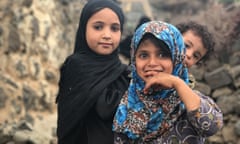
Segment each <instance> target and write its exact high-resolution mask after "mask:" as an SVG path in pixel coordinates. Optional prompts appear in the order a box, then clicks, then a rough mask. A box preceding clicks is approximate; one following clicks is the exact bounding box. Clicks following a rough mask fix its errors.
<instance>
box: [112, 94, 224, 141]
mask: <svg viewBox="0 0 240 144" xmlns="http://www.w3.org/2000/svg"><path fill="white" fill-rule="evenodd" d="M195 92H196V93H197V94H198V95H199V96H200V98H201V105H200V107H199V109H197V110H195V111H190V112H187V111H185V112H184V113H183V114H182V115H181V116H180V117H179V119H178V120H177V121H176V122H175V123H174V125H173V127H171V128H170V129H169V130H168V131H167V132H165V133H164V134H162V135H161V136H159V137H158V138H156V139H154V140H152V141H149V142H143V141H141V140H139V141H133V140H131V139H129V138H127V136H125V135H122V134H119V133H115V138H114V143H115V144H204V142H205V138H206V137H209V136H212V135H213V134H215V133H216V132H217V131H218V130H219V129H221V128H222V126H223V121H222V120H223V116H222V112H221V110H220V109H219V107H218V106H217V105H216V103H215V102H214V101H213V100H212V99H210V98H209V97H208V96H204V95H203V94H201V93H200V92H198V91H195Z"/></svg>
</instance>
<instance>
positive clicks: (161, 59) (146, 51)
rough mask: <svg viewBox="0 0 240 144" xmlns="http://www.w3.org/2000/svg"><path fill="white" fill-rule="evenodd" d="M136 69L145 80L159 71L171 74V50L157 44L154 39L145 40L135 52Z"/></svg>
mask: <svg viewBox="0 0 240 144" xmlns="http://www.w3.org/2000/svg"><path fill="white" fill-rule="evenodd" d="M135 63H136V71H137V74H138V75H139V76H140V78H141V79H143V81H146V79H148V78H150V77H152V76H154V75H156V74H157V73H159V72H166V73H169V74H171V73H172V71H173V63H172V60H171V54H170V52H168V51H166V50H164V49H163V48H162V47H159V46H157V45H156V44H155V43H154V42H152V40H149V39H145V40H143V41H142V42H141V43H140V45H139V47H138V49H137V51H136V54H135Z"/></svg>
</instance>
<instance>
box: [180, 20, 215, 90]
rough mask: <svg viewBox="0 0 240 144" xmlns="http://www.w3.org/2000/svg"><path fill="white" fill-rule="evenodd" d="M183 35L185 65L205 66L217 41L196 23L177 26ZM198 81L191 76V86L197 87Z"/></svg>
mask: <svg viewBox="0 0 240 144" xmlns="http://www.w3.org/2000/svg"><path fill="white" fill-rule="evenodd" d="M176 27H177V28H178V29H179V30H180V32H181V33H182V35H183V39H184V43H185V46H186V57H185V60H184V63H185V64H186V66H187V67H188V68H191V67H192V66H193V65H195V64H197V65H201V64H205V63H206V61H207V60H208V59H209V57H210V55H211V54H212V53H213V51H214V46H215V40H214V38H213V36H212V34H211V33H210V32H209V31H208V28H207V27H206V26H204V25H201V24H199V23H197V22H195V21H188V22H182V23H179V24H177V25H176ZM195 83H196V80H195V78H194V76H193V75H192V74H189V86H190V87H191V88H194V87H195Z"/></svg>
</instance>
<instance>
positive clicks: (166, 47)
mask: <svg viewBox="0 0 240 144" xmlns="http://www.w3.org/2000/svg"><path fill="white" fill-rule="evenodd" d="M131 50H132V51H131V52H132V55H131V67H132V80H131V82H130V86H129V88H128V91H127V92H126V93H125V95H124V96H123V98H122V100H121V103H120V104H119V106H118V109H117V112H116V114H115V117H114V123H113V131H115V132H116V133H115V141H114V142H115V144H124V143H128V144H133V143H134V144H144V143H150V144H151V143H153V144H159V143H161V144H162V143H165V144H172V143H174V142H176V143H180V144H183V143H191V144H192V143H194V144H203V143H204V141H205V138H206V137H209V136H211V135H213V134H215V133H216V132H217V131H218V130H219V129H220V128H221V127H222V125H223V118H222V113H221V110H220V109H219V108H218V106H217V105H216V104H215V102H214V101H213V100H212V99H210V98H209V97H208V96H204V95H203V94H201V93H200V92H197V91H193V90H192V89H191V88H190V87H189V86H188V72H187V71H188V70H187V68H186V67H185V64H184V58H185V50H186V49H185V46H184V41H183V38H182V36H181V33H180V32H179V31H178V29H177V28H176V27H175V26H173V25H171V24H168V23H165V22H161V21H151V22H148V23H145V24H143V25H142V26H140V27H139V28H138V29H137V31H136V32H135V34H134V37H133V39H132V49H131Z"/></svg>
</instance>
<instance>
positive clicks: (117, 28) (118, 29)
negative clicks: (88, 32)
mask: <svg viewBox="0 0 240 144" xmlns="http://www.w3.org/2000/svg"><path fill="white" fill-rule="evenodd" d="M93 28H94V29H95V30H102V29H103V28H104V25H103V24H97V25H94V26H93ZM110 29H111V31H112V32H118V31H120V26H119V25H112V26H111V27H110Z"/></svg>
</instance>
